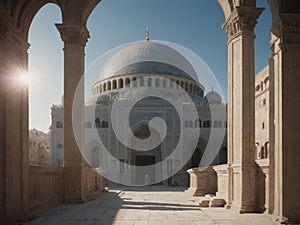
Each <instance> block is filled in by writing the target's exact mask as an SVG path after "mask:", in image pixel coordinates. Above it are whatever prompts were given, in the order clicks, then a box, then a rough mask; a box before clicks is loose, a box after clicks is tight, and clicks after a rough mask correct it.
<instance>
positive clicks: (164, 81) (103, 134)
mask: <svg viewBox="0 0 300 225" xmlns="http://www.w3.org/2000/svg"><path fill="white" fill-rule="evenodd" d="M141 49H144V50H141ZM158 49H159V54H157V55H152V53H154V52H155V53H157V51H158ZM144 55H147V57H145V56H144ZM125 56H126V59H125V58H124V57H125ZM144 57H145V58H144ZM128 58H133V59H134V60H137V59H139V58H141V59H142V60H143V61H141V62H135V61H134V60H133V61H132V62H131V61H130V60H129V59H128ZM166 59H172V63H173V64H166V63H165V64H163V63H162V62H163V61H164V60H165V61H166ZM150 60H151V63H149V61H150ZM155 60H157V61H155ZM124 61H125V62H126V63H125V66H124V65H121V66H120V68H115V67H116V64H122V62H124ZM181 67H183V68H185V70H186V71H188V72H190V74H187V73H185V72H184V71H183V70H180V68H181ZM193 70H194V69H193V68H192V66H191V65H190V64H189V62H188V61H187V60H186V59H185V58H184V57H183V56H182V55H180V54H178V52H176V51H175V50H173V49H171V48H170V47H168V46H166V45H163V44H160V43H155V42H153V43H152V42H151V41H150V40H148V41H141V42H137V43H135V44H132V45H129V46H127V47H125V48H124V49H121V50H120V51H119V52H117V53H116V54H115V55H113V56H112V57H111V58H110V59H109V60H108V61H107V62H106V64H105V65H104V66H103V68H102V70H101V71H100V77H99V80H98V81H96V82H95V84H94V85H93V87H92V97H91V98H90V99H88V100H87V101H86V106H85V132H84V140H85V148H86V153H85V154H86V157H85V160H86V161H87V163H88V164H89V165H90V166H91V167H95V165H96V167H103V164H104V163H107V162H106V159H104V158H103V157H102V156H103V155H104V148H106V149H107V150H108V151H109V152H110V154H112V155H114V157H115V159H112V160H111V162H108V163H109V164H110V166H109V168H113V170H112V169H110V170H107V169H106V171H107V172H106V173H109V174H106V175H107V176H109V177H113V179H114V182H117V183H118V182H121V183H124V182H126V183H127V182H128V183H130V182H133V183H136V182H137V184H139V185H140V184H143V182H144V176H145V175H146V174H143V175H141V177H139V175H138V173H137V172H135V171H130V172H129V165H137V164H138V163H139V162H138V160H137V158H141V157H148V158H150V157H154V158H155V162H156V163H157V162H159V161H164V164H163V168H174V167H175V164H182V165H183V166H184V165H185V166H184V167H183V168H182V169H181V170H180V171H179V172H177V173H176V174H175V175H174V176H172V177H171V178H169V179H166V180H165V181H164V182H163V183H164V184H165V185H172V183H175V184H176V185H179V186H187V185H188V183H189V182H188V174H187V173H186V170H187V169H189V168H192V167H198V166H199V164H200V161H201V158H202V155H203V154H204V151H205V150H207V149H206V146H207V143H208V141H209V138H210V135H211V133H212V129H216V130H219V131H221V130H223V132H219V134H218V135H219V136H214V138H215V139H216V140H219V139H221V144H220V146H218V147H217V148H218V149H217V152H219V154H216V156H215V157H214V159H212V160H211V162H209V164H224V163H227V157H224V156H227V141H226V139H227V137H226V128H227V116H226V107H227V106H226V104H224V103H222V98H221V96H220V95H219V94H218V93H217V92H215V91H213V90H212V91H209V92H208V93H207V94H206V96H204V87H203V86H202V85H201V83H200V82H198V81H197V80H198V78H197V77H196V76H197V75H195V74H194V73H195V72H194V71H193ZM160 71H163V72H164V73H163V72H160ZM116 73H117V74H116ZM101 74H102V75H103V76H101ZM193 76H195V78H192V77H193ZM103 77H104V78H103ZM126 88H130V89H131V90H132V91H133V92H134V91H136V90H140V89H138V88H151V89H153V90H155V91H156V92H163V91H166V92H167V93H169V95H172V96H179V97H178V98H179V99H180V100H178V101H177V102H178V104H179V105H180V108H181V110H182V112H184V113H181V114H182V115H185V116H186V118H183V121H178V119H176V116H175V115H176V113H180V112H176V109H175V108H174V107H172V106H171V105H170V104H166V103H164V102H162V101H161V100H160V99H155V98H151V97H149V98H146V99H144V100H142V101H141V102H140V103H139V106H138V107H135V109H134V110H136V111H137V113H132V115H131V118H132V119H131V120H130V124H132V129H133V132H134V134H135V135H137V136H143V132H144V131H145V130H147V129H148V128H147V127H148V125H147V123H146V122H145V121H146V119H145V118H149V119H151V118H152V117H154V116H157V117H160V118H162V119H163V120H164V121H165V122H166V126H167V127H169V128H171V130H170V131H169V132H168V133H167V134H166V141H164V142H162V144H161V145H160V146H159V147H157V148H156V149H155V152H152V151H151V152H152V153H143V152H136V151H133V150H132V149H130V148H128V147H127V146H124V145H122V144H121V143H120V141H119V140H118V139H117V137H116V135H115V130H114V129H112V125H111V120H112V118H111V115H110V112H111V110H112V107H113V104H120V105H121V107H120V109H119V110H120V113H119V115H118V117H119V118H126V116H125V114H122V112H123V111H127V110H128V109H130V105H129V104H128V101H130V100H134V99H135V97H134V96H131V97H129V98H124V97H123V98H122V97H119V96H118V94H119V93H120V92H122V91H124V90H125V89H126ZM184 93H187V94H188V95H189V96H190V98H191V99H192V100H193V104H194V105H195V106H196V110H197V113H198V116H197V119H192V117H191V118H189V115H192V111H193V109H194V108H193V107H190V106H189V105H185V104H184V97H182V96H184ZM151 106H152V107H151ZM212 107H213V110H214V114H215V116H214V117H212V115H211V114H212ZM63 113H64V106H63V105H62V104H61V105H53V106H52V108H51V116H52V125H51V134H52V135H51V145H52V146H53V147H52V148H51V151H52V159H53V160H52V162H53V165H54V166H57V165H60V164H61V163H60V162H62V161H63V155H64V149H63V147H62V143H63V132H62V131H63V123H64V117H63ZM141 121H144V125H145V126H144V127H143V125H141ZM181 127H183V129H184V135H185V134H188V133H189V132H191V130H192V129H193V128H198V129H199V128H200V130H201V132H200V133H201V134H200V138H199V140H198V144H197V145H196V149H189V146H191V145H192V143H193V142H194V141H195V140H194V139H193V136H192V135H186V136H185V138H184V140H185V141H186V142H185V145H186V146H188V147H184V146H183V144H182V146H180V148H182V149H187V150H186V152H190V151H192V152H194V150H195V152H194V154H193V156H192V157H191V159H190V160H188V162H187V163H185V162H183V157H181V156H177V157H176V158H174V157H173V158H172V159H167V157H168V156H169V155H170V154H171V153H172V151H174V149H175V147H176V143H177V142H178V139H179V137H180V136H181V132H182V131H181V129H180V128H181ZM95 128H96V130H97V132H96V134H97V135H95ZM120 129H121V130H124V132H123V135H125V136H126V134H127V132H128V131H127V130H126V129H124V128H123V129H122V128H120ZM189 136H191V137H189ZM99 137H100V139H102V141H103V143H104V146H103V145H102V143H101V142H100V140H99ZM157 138H159V135H158V134H157ZM195 138H196V137H195ZM157 141H158V140H157ZM222 141H223V142H222ZM191 155H192V154H191ZM95 156H97V158H98V159H97V158H95ZM116 159H117V160H119V162H125V164H124V165H122V164H119V162H117V164H118V166H117V167H115V166H113V164H114V163H116V162H115V161H116ZM153 164H154V163H153ZM171 170H172V169H171ZM126 171H127V172H126ZM163 171H164V170H157V171H155V172H154V171H153V174H151V175H150V177H151V178H150V179H155V178H154V177H153V176H158V174H162V173H164V172H163ZM169 172H170V170H169ZM169 172H166V173H169ZM148 175H149V174H148ZM166 177H167V175H166ZM138 180H139V181H138Z"/></svg>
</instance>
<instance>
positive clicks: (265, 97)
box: [255, 66, 270, 159]
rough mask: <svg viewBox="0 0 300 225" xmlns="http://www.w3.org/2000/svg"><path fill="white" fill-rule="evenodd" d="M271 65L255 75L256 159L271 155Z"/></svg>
mask: <svg viewBox="0 0 300 225" xmlns="http://www.w3.org/2000/svg"><path fill="white" fill-rule="evenodd" d="M269 83H270V82H269V66H266V67H265V68H264V69H262V70H261V71H260V72H259V73H258V74H257V75H256V77H255V149H256V159H266V158H268V157H269V141H270V139H269Z"/></svg>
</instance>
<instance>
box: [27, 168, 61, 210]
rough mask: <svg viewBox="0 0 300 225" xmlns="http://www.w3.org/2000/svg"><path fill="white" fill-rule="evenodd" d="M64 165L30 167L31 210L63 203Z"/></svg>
mask: <svg viewBox="0 0 300 225" xmlns="http://www.w3.org/2000/svg"><path fill="white" fill-rule="evenodd" d="M63 171H64V170H63V168H62V167H38V166H30V167H29V210H30V211H37V210H42V209H45V208H48V207H51V206H53V205H57V204H61V203H63V193H64V178H63Z"/></svg>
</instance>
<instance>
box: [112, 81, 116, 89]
mask: <svg viewBox="0 0 300 225" xmlns="http://www.w3.org/2000/svg"><path fill="white" fill-rule="evenodd" d="M112 89H117V81H116V80H113V82H112Z"/></svg>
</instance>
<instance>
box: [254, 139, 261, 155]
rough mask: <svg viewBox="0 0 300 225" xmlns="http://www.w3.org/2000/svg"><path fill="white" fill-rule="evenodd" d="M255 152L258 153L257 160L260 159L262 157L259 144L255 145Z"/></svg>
mask: <svg viewBox="0 0 300 225" xmlns="http://www.w3.org/2000/svg"><path fill="white" fill-rule="evenodd" d="M255 152H256V159H260V158H261V155H260V148H259V143H258V142H256V143H255Z"/></svg>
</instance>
